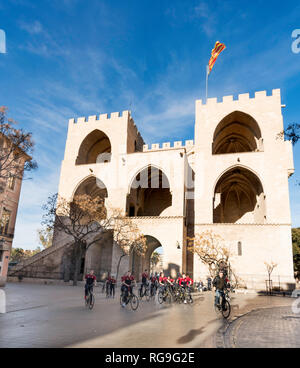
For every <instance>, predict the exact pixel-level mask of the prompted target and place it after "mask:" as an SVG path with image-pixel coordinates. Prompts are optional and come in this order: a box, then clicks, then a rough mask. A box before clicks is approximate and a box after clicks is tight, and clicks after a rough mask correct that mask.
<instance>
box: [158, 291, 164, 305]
mask: <svg viewBox="0 0 300 368" xmlns="http://www.w3.org/2000/svg"><path fill="white" fill-rule="evenodd" d="M163 302H164V294H163V293H162V292H161V291H159V293H158V303H159V304H162V303H163Z"/></svg>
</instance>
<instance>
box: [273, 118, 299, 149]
mask: <svg viewBox="0 0 300 368" xmlns="http://www.w3.org/2000/svg"><path fill="white" fill-rule="evenodd" d="M277 137H278V138H279V139H286V140H289V141H292V143H293V146H295V145H296V144H297V143H298V141H299V140H300V124H297V123H292V124H289V125H288V127H287V128H286V129H285V130H284V131H283V132H280V133H279V134H278V136H277Z"/></svg>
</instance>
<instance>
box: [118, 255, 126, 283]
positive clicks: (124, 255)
mask: <svg viewBox="0 0 300 368" xmlns="http://www.w3.org/2000/svg"><path fill="white" fill-rule="evenodd" d="M125 256H126V254H123V255H122V256H121V257H120V259H119V262H118V266H117V276H116V281H117V283H118V276H119V270H120V264H121V260H122V258H123V257H125Z"/></svg>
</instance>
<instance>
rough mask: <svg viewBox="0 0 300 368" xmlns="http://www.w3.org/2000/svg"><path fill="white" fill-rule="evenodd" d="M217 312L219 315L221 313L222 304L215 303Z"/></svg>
mask: <svg viewBox="0 0 300 368" xmlns="http://www.w3.org/2000/svg"><path fill="white" fill-rule="evenodd" d="M215 312H216V313H217V315H220V314H221V313H222V311H221V306H219V305H215Z"/></svg>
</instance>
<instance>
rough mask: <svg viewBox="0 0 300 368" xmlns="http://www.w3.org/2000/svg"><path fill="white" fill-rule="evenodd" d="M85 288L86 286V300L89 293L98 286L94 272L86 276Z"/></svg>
mask: <svg viewBox="0 0 300 368" xmlns="http://www.w3.org/2000/svg"><path fill="white" fill-rule="evenodd" d="M84 279H85V286H84V292H85V293H84V299H86V297H87V296H88V293H89V292H92V291H93V287H94V285H95V286H96V281H97V279H96V276H95V275H94V270H91V271H90V273H88V274H86V275H85V278H84Z"/></svg>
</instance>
